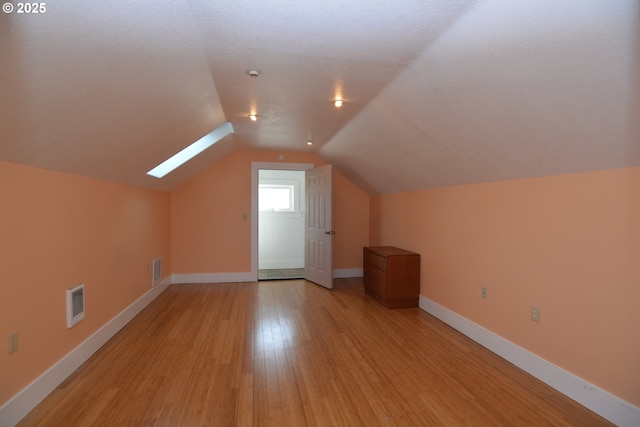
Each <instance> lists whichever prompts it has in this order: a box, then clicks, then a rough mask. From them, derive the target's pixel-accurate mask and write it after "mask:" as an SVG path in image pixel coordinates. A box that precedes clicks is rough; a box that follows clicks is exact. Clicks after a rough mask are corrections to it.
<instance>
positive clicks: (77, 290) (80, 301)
mask: <svg viewBox="0 0 640 427" xmlns="http://www.w3.org/2000/svg"><path fill="white" fill-rule="evenodd" d="M82 319H84V284H79V285H78V286H76V287H74V288H71V289H67V328H70V327H72V326H74V325H75V324H76V323H78V322H79V321H81V320H82Z"/></svg>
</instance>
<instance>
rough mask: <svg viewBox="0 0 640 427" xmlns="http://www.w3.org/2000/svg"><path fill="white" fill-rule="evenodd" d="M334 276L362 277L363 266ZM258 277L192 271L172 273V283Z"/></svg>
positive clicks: (335, 272) (241, 279) (335, 271)
mask: <svg viewBox="0 0 640 427" xmlns="http://www.w3.org/2000/svg"><path fill="white" fill-rule="evenodd" d="M333 277H334V278H336V279H342V278H346V277H362V269H361V268H340V269H335V270H333ZM257 280H258V279H257V277H256V276H255V274H254V273H251V272H245V273H191V274H172V275H171V283H172V284H174V285H175V284H187V283H236V282H255V281H257Z"/></svg>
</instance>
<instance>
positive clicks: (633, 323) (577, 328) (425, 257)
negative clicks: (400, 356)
mask: <svg viewBox="0 0 640 427" xmlns="http://www.w3.org/2000/svg"><path fill="white" fill-rule="evenodd" d="M371 240H372V244H377V245H379V244H384V245H396V246H401V247H406V248H407V249H411V250H415V251H417V252H419V253H420V254H421V255H422V277H421V280H422V284H421V293H422V294H423V295H424V296H425V297H427V298H429V299H431V300H433V301H435V302H437V303H439V304H441V305H443V306H445V307H447V308H448V309H450V310H452V311H454V312H456V313H458V314H460V315H462V316H464V317H466V318H468V319H469V320H471V321H473V322H475V323H478V324H480V325H482V326H484V327H486V328H488V329H489V330H491V331H493V332H495V333H497V334H499V335H501V336H502V337H504V338H506V339H508V340H510V341H511V342H513V343H515V344H517V345H519V346H521V347H524V348H526V349H528V350H529V351H531V352H533V353H535V354H537V355H539V356H541V357H543V358H544V359H546V360H548V361H550V362H552V363H554V364H556V365H558V366H560V367H562V368H564V369H566V370H568V371H570V372H572V373H574V374H575V375H578V376H579V377H581V378H583V379H585V380H587V381H589V382H591V383H593V384H595V385H597V386H599V387H601V388H603V389H605V390H607V391H609V392H610V393H612V394H614V395H616V396H618V397H620V398H622V399H623V400H626V401H628V402H630V403H632V404H634V405H640V386H639V385H640V363H639V361H640V310H638V308H637V304H638V302H640V281H639V280H640V168H629V169H619V170H609V171H599V172H590V173H581V174H573V175H563V176H555V177H544V178H536V179H527V180H514V181H503V182H495V183H487V184H479V185H469V186H460V187H450V188H442V189H433V190H424V191H418V192H411V193H400V194H391V195H383V196H375V197H372V202H371ZM482 286H487V287H488V296H489V297H488V299H486V300H483V299H482V298H481V296H480V292H481V287H482ZM532 305H537V306H539V307H540V310H541V322H540V323H534V322H532V321H531V320H530V309H531V306H532Z"/></svg>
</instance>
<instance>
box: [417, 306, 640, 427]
mask: <svg viewBox="0 0 640 427" xmlns="http://www.w3.org/2000/svg"><path fill="white" fill-rule="evenodd" d="M419 306H420V308H421V309H423V310H424V311H426V312H427V313H429V314H431V315H433V316H435V317H437V318H438V319H440V320H442V321H443V322H444V323H446V324H448V325H449V326H451V327H453V328H454V329H456V330H458V331H459V332H461V333H463V334H464V335H466V336H468V337H469V338H471V339H472V340H474V341H476V342H477V343H478V344H480V345H482V346H484V347H486V348H487V349H489V350H491V351H492V352H494V353H496V354H497V355H498V356H500V357H502V358H504V359H506V360H508V361H509V362H511V363H513V364H514V365H516V366H517V367H519V368H520V369H522V370H524V371H526V372H528V373H529V374H531V375H533V376H534V377H536V378H538V379H539V380H541V381H543V382H544V383H546V384H548V385H550V386H551V387H553V388H555V389H556V390H558V391H559V392H560V393H562V394H564V395H566V396H568V397H569V398H571V399H573V400H575V401H576V402H578V403H580V404H581V405H583V406H585V407H586V408H588V409H590V410H591V411H593V412H595V413H596V414H598V415H600V416H601V417H603V418H606V419H607V420H609V421H611V422H612V423H614V424H616V425H618V426H620V427H627V426H628V427H637V426H640V408H638V407H636V406H634V405H632V404H630V403H628V402H625V401H624V400H622V399H620V398H618V397H616V396H614V395H612V394H611V393H609V392H607V391H605V390H603V389H601V388H599V387H597V386H595V385H593V384H591V383H589V382H587V381H585V380H583V379H582V378H580V377H578V376H576V375H574V374H572V373H571V372H568V371H566V370H564V369H562V368H560V367H558V366H556V365H554V364H552V363H550V362H548V361H547V360H545V359H543V358H541V357H540V356H537V355H535V354H533V353H531V352H530V351H528V350H525V349H524V348H522V347H520V346H518V345H516V344H514V343H512V342H511V341H508V340H506V339H505V338H502V337H501V336H500V335H497V334H495V333H494V332H491V331H490V330H488V329H485V328H483V327H482V326H480V325H478V324H476V323H474V322H472V321H470V320H469V319H466V318H464V317H462V316H460V315H459V314H457V313H455V312H453V311H451V310H449V309H448V308H446V307H443V306H441V305H439V304H438V303H436V302H434V301H431V300H430V299H428V298H426V297H424V296H422V295H420V302H419Z"/></svg>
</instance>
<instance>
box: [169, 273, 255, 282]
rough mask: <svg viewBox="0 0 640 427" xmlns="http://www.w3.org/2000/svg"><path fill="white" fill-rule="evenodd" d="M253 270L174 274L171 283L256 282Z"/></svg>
mask: <svg viewBox="0 0 640 427" xmlns="http://www.w3.org/2000/svg"><path fill="white" fill-rule="evenodd" d="M257 280H258V277H257V276H256V277H254V275H253V272H246V273H192V274H172V275H171V284H186V283H226V282H231V283H236V282H256V281H257Z"/></svg>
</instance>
